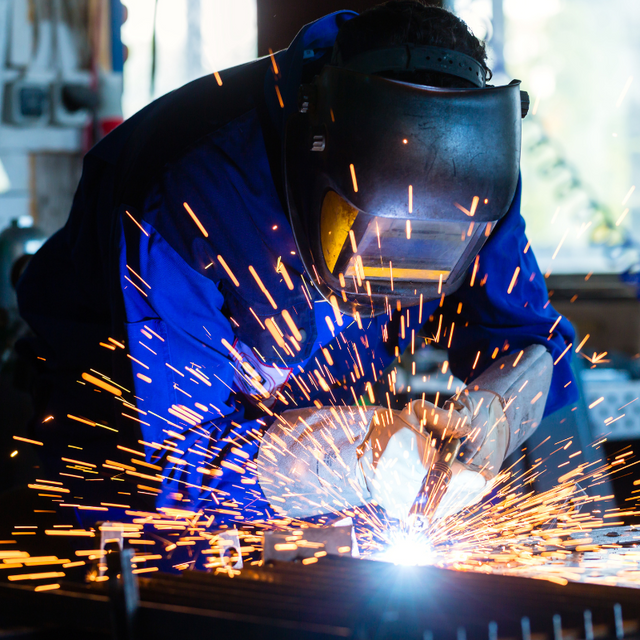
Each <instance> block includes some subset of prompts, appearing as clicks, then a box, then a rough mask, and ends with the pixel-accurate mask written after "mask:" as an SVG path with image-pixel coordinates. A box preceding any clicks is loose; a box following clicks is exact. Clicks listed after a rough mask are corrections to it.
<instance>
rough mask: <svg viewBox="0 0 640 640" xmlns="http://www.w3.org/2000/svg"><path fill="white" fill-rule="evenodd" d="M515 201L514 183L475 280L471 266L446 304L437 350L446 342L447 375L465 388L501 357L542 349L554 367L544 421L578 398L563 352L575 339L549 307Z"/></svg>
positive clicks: (567, 356) (564, 321) (568, 351)
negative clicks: (511, 197) (508, 204)
mask: <svg viewBox="0 0 640 640" xmlns="http://www.w3.org/2000/svg"><path fill="white" fill-rule="evenodd" d="M520 196H521V184H520V183H519V184H518V189H517V191H516V195H515V197H514V200H513V203H512V205H511V208H510V209H509V212H508V213H507V215H506V216H505V217H504V218H503V219H502V220H501V221H500V222H499V224H498V225H497V227H496V229H495V231H494V232H493V234H492V235H491V237H490V238H489V240H488V241H487V243H486V244H485V246H484V247H483V248H482V251H481V252H480V254H479V257H478V266H477V270H476V274H475V278H474V277H473V272H474V268H475V265H474V264H472V265H471V267H470V268H469V272H468V274H467V277H466V279H465V282H464V284H463V285H462V286H461V287H460V289H459V290H458V291H456V292H455V293H454V294H452V295H450V296H447V297H446V298H445V303H444V305H443V313H444V318H443V328H445V329H446V331H447V334H446V335H444V336H443V337H442V338H441V340H440V344H441V345H442V344H443V343H444V344H445V345H447V344H449V338H451V340H450V346H449V359H450V362H451V369H452V371H453V373H454V374H455V375H456V376H458V377H459V378H461V379H462V380H465V381H466V382H467V383H469V382H471V381H472V380H473V379H474V378H475V377H477V376H478V375H479V374H480V373H482V371H484V370H485V369H486V368H487V367H488V366H489V365H490V364H491V363H492V362H493V361H494V359H495V358H498V357H500V356H501V355H506V354H508V353H512V352H516V353H517V352H518V351H520V350H522V349H525V348H526V347H528V346H530V345H532V344H542V345H544V346H545V347H546V348H547V349H548V350H549V352H550V353H551V356H552V357H553V360H554V363H555V364H554V371H553V378H552V382H551V389H550V390H549V396H548V398H547V405H546V408H545V416H546V415H549V414H551V413H553V412H554V411H556V410H558V409H560V408H561V407H563V406H565V405H567V404H569V403H571V402H575V401H576V400H577V398H578V388H577V384H576V383H575V380H574V379H573V373H572V371H571V366H570V365H571V353H572V349H571V348H568V349H567V347H569V345H570V344H572V343H574V339H575V334H574V331H573V327H572V326H571V323H570V322H569V321H568V320H567V319H566V318H564V317H561V316H560V314H559V313H558V312H557V311H556V310H555V309H554V308H553V307H552V306H551V304H550V303H549V296H548V293H547V288H546V284H545V281H544V277H543V275H542V273H541V272H540V269H539V267H538V264H537V262H536V259H535V256H534V255H533V250H532V249H531V247H530V245H529V242H528V241H527V238H526V236H525V222H524V219H523V218H522V215H521V214H520ZM516 271H518V273H517V276H515V282H514V283H513V285H512V281H513V280H514V274H515V273H516ZM472 279H473V282H472ZM437 321H438V320H437V318H436V322H437ZM452 323H455V326H454V328H453V336H451V335H450V331H451V324H452ZM441 333H442V332H441ZM563 353H564V355H562V354H563ZM478 354H479V355H478ZM561 356H562V357H561Z"/></svg>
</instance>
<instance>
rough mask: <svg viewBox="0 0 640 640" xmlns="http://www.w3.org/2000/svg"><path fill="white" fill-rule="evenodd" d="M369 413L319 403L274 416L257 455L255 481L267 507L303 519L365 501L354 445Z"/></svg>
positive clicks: (357, 443) (364, 491) (366, 490)
mask: <svg viewBox="0 0 640 640" xmlns="http://www.w3.org/2000/svg"><path fill="white" fill-rule="evenodd" d="M374 412H375V409H369V410H366V411H365V410H362V411H358V410H356V409H354V408H348V407H342V408H337V407H323V408H322V409H315V408H313V409H299V410H294V411H285V412H284V413H283V414H282V415H281V416H279V418H278V420H277V421H276V422H274V423H273V424H272V425H271V427H270V428H269V429H268V431H267V432H266V433H265V435H264V437H263V439H262V443H261V444H260V449H259V451H258V457H257V465H258V482H259V483H260V488H261V489H262V491H263V493H264V495H265V497H266V498H267V500H268V501H269V504H270V505H271V506H272V508H273V509H274V510H276V511H278V512H280V513H284V514H285V515H287V516H290V517H294V518H308V517H311V516H315V515H320V514H322V513H329V512H332V511H339V510H341V509H346V508H349V507H353V506H357V505H361V504H363V503H365V502H368V501H369V500H370V499H371V494H370V493H369V490H368V489H367V486H366V483H364V482H363V479H360V478H359V477H358V467H359V464H358V455H357V449H358V445H359V444H361V442H362V440H363V437H364V434H365V432H366V430H367V429H368V426H369V423H370V422H371V419H372V417H373V414H374Z"/></svg>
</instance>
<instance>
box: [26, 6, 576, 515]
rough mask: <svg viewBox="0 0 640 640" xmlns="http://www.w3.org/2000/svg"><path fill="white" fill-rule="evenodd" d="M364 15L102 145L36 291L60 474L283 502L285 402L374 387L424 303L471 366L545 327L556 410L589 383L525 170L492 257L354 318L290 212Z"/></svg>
mask: <svg viewBox="0 0 640 640" xmlns="http://www.w3.org/2000/svg"><path fill="white" fill-rule="evenodd" d="M353 15H354V14H353V13H351V12H339V13H335V14H331V15H329V16H326V17H325V18H323V19H321V20H318V21H317V22H315V23H312V24H311V25H308V26H307V27H305V28H304V29H302V31H301V32H300V33H299V35H298V36H297V37H296V39H295V40H294V42H293V43H292V45H291V46H290V47H289V49H287V50H285V51H282V52H280V53H278V54H276V55H275V56H274V58H273V59H270V58H266V59H262V60H257V61H255V62H252V63H249V64H247V65H243V66H240V67H235V68H233V69H229V70H227V71H225V72H221V73H220V74H219V76H218V77H216V76H208V77H205V78H202V79H200V80H197V81H195V82H193V83H190V84H189V85H186V86H185V87H182V88H181V89H178V90H176V91H174V92H172V93H170V94H168V95H167V96H165V97H163V98H160V99H159V100H157V101H155V102H154V103H152V104H151V105H149V106H148V107H146V108H145V109H143V110H142V111H141V112H139V113H138V114H136V115H135V116H133V117H132V118H130V119H129V120H127V121H126V122H125V123H124V124H123V125H121V126H120V127H118V128H117V129H116V130H115V131H114V132H112V133H111V134H110V135H109V136H107V138H105V139H104V140H103V141H102V142H101V143H99V144H98V145H97V146H96V147H95V148H94V149H92V150H91V151H90V152H89V153H88V154H87V156H86V158H85V162H84V171H83V176H82V179H81V182H80V185H79V187H78V191H77V194H76V196H75V200H74V203H73V208H72V211H71V215H70V218H69V221H68V222H67V224H66V226H65V227H64V228H63V229H62V230H61V231H59V232H58V233H57V234H55V235H54V236H53V237H52V238H51V239H50V240H49V241H48V242H47V243H46V244H45V245H44V247H43V248H42V249H41V250H40V252H39V253H38V254H37V255H36V256H35V257H34V258H33V260H32V262H31V264H30V265H29V267H28V269H27V271H26V273H25V275H24V276H23V278H22V279H21V281H20V283H19V291H18V295H19V301H20V309H21V312H22V315H23V317H24V318H25V319H26V320H27V321H28V322H29V324H30V325H31V327H32V328H33V330H34V332H35V334H36V335H37V339H36V340H35V341H32V342H31V343H30V345H29V349H30V351H31V354H32V356H33V357H34V358H36V359H37V364H38V366H39V377H38V390H39V393H38V394H37V400H38V417H37V418H36V420H35V422H34V437H35V438H37V439H38V440H39V441H42V442H43V443H44V447H43V453H44V455H45V457H46V458H47V459H48V461H49V463H50V464H49V469H50V472H52V473H54V472H55V473H63V476H62V478H63V479H64V480H65V482H71V480H69V479H68V476H74V475H75V476H77V477H81V478H83V484H82V485H81V486H82V489H77V490H78V491H80V490H82V491H83V494H82V495H83V496H84V500H85V501H87V502H90V501H91V500H93V501H94V502H95V501H96V500H97V499H98V498H95V496H96V495H99V496H100V497H99V499H100V500H102V501H103V503H106V504H107V505H109V506H110V505H112V504H114V503H116V504H120V503H122V505H123V507H122V508H123V509H125V508H127V507H128V508H129V509H131V508H133V505H135V504H137V503H136V500H137V499H138V498H140V499H141V500H143V501H146V502H145V504H146V505H147V506H155V507H161V508H162V507H178V508H181V509H187V510H205V511H206V512H210V513H211V514H213V515H215V520H216V522H224V521H227V520H231V521H236V522H237V521H244V520H245V519H261V518H264V517H269V516H272V515H273V513H272V511H271V510H270V508H269V505H268V504H267V502H266V500H265V498H264V495H263V494H262V491H261V489H260V486H259V484H258V483H257V479H256V465H255V462H254V459H255V457H256V455H257V451H258V446H259V438H260V435H261V433H262V432H263V431H264V429H265V428H267V427H268V426H269V425H270V424H271V422H272V421H273V419H274V418H273V415H274V414H277V413H278V412H281V411H284V410H286V409H292V408H296V407H304V406H311V405H312V404H314V403H315V404H316V405H320V404H322V405H330V404H335V405H340V404H347V405H352V404H354V403H355V402H356V401H359V402H362V401H363V398H364V397H366V395H367V393H366V391H365V385H366V383H367V382H374V381H375V379H376V378H378V377H380V376H381V374H382V372H383V370H384V369H385V367H387V366H388V365H389V364H390V363H391V362H392V361H393V359H394V357H395V351H396V347H397V349H398V352H399V353H402V351H403V350H404V348H406V346H407V345H408V344H409V343H410V341H411V340H412V339H413V340H416V341H417V346H419V343H420V341H419V339H418V338H416V337H415V336H416V334H418V331H419V330H421V327H420V326H419V317H420V314H421V315H422V318H423V321H426V322H427V324H426V326H425V327H423V328H422V332H423V333H424V332H426V334H428V335H431V336H432V337H437V338H438V339H439V344H440V346H442V347H445V348H446V347H448V349H449V360H450V364H451V371H452V372H453V373H454V374H455V375H456V376H458V377H459V378H461V379H462V380H464V381H465V382H470V381H472V380H473V378H474V377H475V376H477V375H478V374H479V373H481V372H482V371H483V370H485V369H486V368H487V367H488V366H489V365H490V364H491V362H493V361H494V360H493V359H494V358H496V357H497V356H498V355H504V354H507V353H510V352H513V351H519V350H521V349H523V348H525V347H527V346H529V345H531V344H536V343H537V344H543V345H545V346H546V347H547V349H548V350H549V351H550V352H551V354H552V356H553V358H554V361H556V360H557V363H556V365H555V368H554V375H553V381H552V385H551V390H550V393H549V397H548V400H547V405H546V414H549V413H551V412H553V411H555V410H556V409H558V408H560V407H562V406H563V405H565V404H567V403H569V402H572V401H574V400H575V398H576V393H577V389H576V385H575V383H573V380H572V373H571V369H570V366H569V362H570V354H567V355H566V356H565V357H563V358H559V356H560V355H561V354H562V353H563V352H564V351H565V350H566V348H567V345H568V344H569V343H571V342H572V341H573V338H574V335H573V330H572V328H571V325H570V324H569V323H568V321H566V320H565V319H564V318H561V319H559V314H558V313H557V312H556V311H554V309H553V308H552V307H551V306H550V304H549V301H548V295H547V290H546V287H545V282H544V278H543V276H542V275H541V273H540V271H539V269H538V265H537V264H536V260H535V257H534V255H533V251H532V250H531V249H530V248H529V244H528V242H527V239H526V237H525V224H524V220H523V219H522V216H521V215H520V189H521V187H520V185H518V189H517V192H516V195H515V197H514V200H513V203H512V205H511V208H510V210H509V212H508V214H507V215H506V216H505V217H504V218H503V219H502V221H501V222H500V223H499V224H498V225H497V226H496V228H495V230H494V231H493V233H492V234H491V237H490V238H489V240H488V241H487V243H486V244H485V246H484V247H483V249H482V251H481V252H480V254H479V261H478V263H477V266H476V272H475V274H473V269H474V267H473V266H472V267H471V268H470V270H469V274H468V276H467V278H466V280H465V282H464V284H463V285H462V286H461V287H460V289H459V290H458V291H456V292H455V293H453V294H451V295H449V296H447V297H446V298H444V299H443V300H435V301H430V302H425V303H424V307H423V309H422V311H421V312H420V310H419V309H418V308H413V309H403V310H402V313H403V314H405V322H404V329H401V328H400V325H401V323H400V322H398V321H397V320H398V318H396V319H395V320H393V321H390V319H389V317H388V316H386V315H382V316H377V317H374V318H363V319H362V327H360V326H358V323H357V322H356V321H354V320H353V319H352V318H348V317H346V316H342V318H341V319H340V320H339V319H338V318H336V316H335V315H334V313H333V310H332V308H331V306H330V305H329V304H328V303H327V302H326V301H324V300H323V299H322V298H321V296H320V295H319V294H318V293H317V291H316V290H315V289H314V287H313V285H312V282H311V279H310V278H309V276H308V275H307V274H306V273H305V271H304V268H303V266H302V263H301V261H300V258H299V256H298V253H297V248H296V244H295V241H294V237H293V234H292V230H291V226H290V224H289V220H288V217H287V213H286V207H285V202H284V196H283V193H284V187H283V176H282V140H283V135H284V125H285V123H286V120H287V117H288V115H289V114H290V113H292V111H293V110H294V109H295V108H296V94H297V88H298V86H299V85H300V83H301V82H302V81H308V80H309V79H310V78H312V77H313V75H314V74H316V73H317V72H318V70H319V68H320V67H321V66H322V64H324V63H325V62H326V60H327V58H328V56H329V55H330V51H331V48H332V46H333V43H334V40H335V37H336V33H337V31H338V29H339V27H340V25H341V24H342V23H343V22H344V21H345V20H348V19H350V18H351V17H352V16H353ZM517 269H519V275H518V276H517V279H516V282H515V285H512V279H513V276H514V273H515V271H516V270H517ZM510 285H512V286H511V287H510ZM441 318H442V319H441ZM452 325H455V328H452ZM451 331H453V335H451ZM401 332H404V338H403V337H402V335H399V334H401ZM421 335H422V334H421ZM26 349H27V347H26V346H24V345H23V351H25V350H26ZM253 372H257V374H258V375H257V376H256V375H254V374H253ZM96 380H98V382H100V383H101V384H97V383H96ZM105 385H106V386H105ZM267 396H269V397H268V398H267ZM378 402H382V403H384V398H381V399H378ZM49 416H51V417H50V418H49ZM46 418H49V419H46ZM45 419H46V421H45ZM69 447H72V449H70V448H69ZM69 460H71V461H72V462H68V461H69ZM82 463H84V464H85V465H88V466H85V467H83V466H82ZM69 467H70V468H71V469H73V470H74V471H71V472H70V471H69ZM91 474H93V475H91ZM56 479H57V478H56ZM122 480H125V481H129V482H128V483H127V484H126V487H127V488H128V489H127V490H122V489H123V486H125V485H122V486H121V485H120V484H118V483H121V482H122ZM89 481H93V482H92V484H91V485H89ZM114 488H115V489H119V490H120V491H119V494H121V495H122V496H126V497H121V498H120V499H119V500H118V501H117V502H115V501H114V499H113V497H112V496H110V495H109V494H110V492H111V493H113V490H114ZM138 508H139V507H138Z"/></svg>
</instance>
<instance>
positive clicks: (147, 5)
mask: <svg viewBox="0 0 640 640" xmlns="http://www.w3.org/2000/svg"><path fill="white" fill-rule="evenodd" d="M374 4H377V3H376V2H374V1H371V0H369V1H367V0H340V1H338V0H313V1H311V0H306V1H304V2H300V1H299V0H234V1H233V2H229V1H228V0H126V1H124V2H120V0H0V104H1V105H2V111H1V118H0V367H1V369H0V491H1V490H2V489H4V488H7V487H11V486H14V485H16V484H17V483H19V482H21V481H23V479H25V478H27V477H28V476H30V473H31V471H32V468H33V467H34V466H35V467H37V466H38V464H39V461H38V459H37V458H36V454H35V453H32V452H28V451H23V450H21V451H20V452H19V454H18V452H17V450H16V449H15V447H14V445H15V441H14V440H13V439H12V438H13V436H14V435H19V434H21V433H23V434H25V433H26V425H27V422H28V419H29V416H30V412H31V406H30V400H29V396H28V394H27V392H26V390H25V388H26V386H27V384H28V382H27V381H25V380H24V379H23V378H24V375H23V372H22V371H20V369H19V367H18V365H17V361H16V358H15V356H14V352H13V350H12V347H13V344H14V343H15V341H16V339H17V338H19V337H20V336H21V335H23V334H24V332H25V331H26V327H25V325H24V323H23V322H22V321H21V320H20V318H19V316H18V314H17V308H16V299H15V294H14V291H13V283H14V282H15V281H16V279H17V278H18V277H19V275H20V273H21V271H22V269H23V268H24V266H25V264H26V261H27V259H28V256H29V255H31V254H33V253H34V252H35V251H37V249H38V248H39V246H40V245H41V244H42V243H43V242H44V240H45V239H46V238H47V237H49V236H50V235H51V234H52V233H54V232H55V231H56V230H57V229H58V228H60V227H61V226H62V225H64V223H65V222H66V218H67V215H68V212H69V208H70V205H71V200H72V197H73V193H74V191H75V187H76V184H77V181H78V179H79V176H80V171H81V164H82V156H83V154H84V153H85V152H86V151H87V150H88V149H89V148H90V147H91V146H92V145H93V144H95V142H97V141H98V140H99V139H100V138H102V137H103V136H104V135H106V134H107V133H108V132H109V131H110V130H111V129H113V128H114V127H115V126H117V125H118V124H119V123H120V122H122V120H123V119H124V118H127V117H129V116H131V115H132V114H133V113H135V112H136V111H138V110H139V109H141V108H142V107H143V106H144V105H146V104H148V103H149V102H150V101H152V100H153V99H155V98H157V97H159V96H161V95H163V94H165V93H167V92H168V91H171V90H172V89H174V88H176V87H179V86H181V85H182V84H184V83H186V82H188V81H190V80H193V79H195V78H197V77H200V76H202V75H204V74H208V73H212V72H214V71H218V70H222V69H224V68H227V67H230V66H234V65H236V64H240V63H243V62H246V61H249V60H252V59H254V58H255V57H256V56H263V55H267V54H268V53H269V52H270V51H278V50H280V49H282V48H284V47H286V46H287V45H288V43H289V42H290V41H291V40H292V39H293V37H294V36H295V34H296V32H297V31H298V29H299V28H300V27H301V26H302V25H303V24H306V23H308V22H310V21H312V20H314V19H316V18H318V17H320V16H322V15H325V14H327V13H329V12H331V11H334V10H338V9H355V10H362V9H364V8H366V7H368V6H372V5H374ZM444 6H445V7H446V8H448V9H450V10H452V11H454V12H455V13H457V14H458V15H459V16H460V17H461V18H463V19H464V20H465V21H466V22H467V23H468V24H469V26H470V27H471V29H472V30H473V32H474V33H475V34H476V35H477V36H478V37H479V38H481V39H483V40H485V42H486V43H487V46H488V50H489V53H490V60H489V65H490V67H491V68H492V69H493V72H494V80H493V82H494V83H495V84H503V83H506V82H508V81H509V80H510V79H512V78H519V79H521V80H522V83H523V88H524V89H526V90H527V91H528V92H529V94H530V96H531V110H530V113H529V115H528V116H527V118H526V119H525V120H524V122H523V154H522V174H523V184H524V192H523V193H524V195H523V215H524V216H525V218H526V221H527V233H528V236H529V239H530V241H531V246H532V249H533V250H534V252H535V254H536V256H537V258H538V261H539V264H540V267H541V269H542V272H543V273H544V274H545V277H546V278H547V284H548V288H549V293H550V296H551V302H552V303H553V305H554V307H555V308H556V310H557V311H558V313H559V314H562V315H563V316H566V317H568V318H569V319H570V320H571V321H572V322H573V324H574V326H575V327H576V330H577V333H578V340H580V341H581V342H582V341H583V340H584V339H587V341H586V343H584V347H583V348H582V349H581V350H580V353H579V354H577V355H575V356H574V366H575V369H576V371H577V373H578V374H579V376H578V378H579V380H580V384H581V400H580V402H579V403H578V404H577V405H572V406H570V407H568V408H567V409H565V410H562V411H560V412H558V413H557V414H555V415H553V416H551V417H550V418H548V419H547V420H546V421H545V423H543V425H542V426H541V428H540V429H539V430H538V432H537V433H536V434H535V436H534V439H533V440H532V441H531V443H530V446H529V450H530V451H533V450H534V449H536V447H537V449H536V451H535V453H534V454H533V455H532V456H531V459H529V460H525V461H524V463H523V464H527V463H528V464H529V465H531V464H532V463H533V462H534V460H535V459H538V458H546V457H547V456H548V454H550V453H551V452H552V451H554V450H556V449H558V445H559V443H562V442H564V441H567V440H569V439H571V438H574V439H576V440H577V444H578V445H579V446H577V447H576V446H574V447H573V448H572V449H571V451H574V452H575V451H577V450H579V451H580V452H581V453H580V456H581V457H582V458H584V459H586V460H588V461H591V460H593V459H596V458H597V457H598V456H602V455H604V454H606V455H607V456H609V458H610V459H613V458H615V456H617V455H620V453H621V452H622V453H625V452H628V450H629V449H634V447H635V448H637V442H638V439H640V401H638V397H639V396H640V303H639V301H638V296H639V291H640V272H639V271H640V270H639V264H640V193H639V191H640V190H636V189H635V185H636V183H637V182H638V181H639V180H640V119H639V118H638V117H637V114H638V109H639V107H640V77H636V79H635V81H634V74H635V75H636V76H638V75H639V73H638V71H637V68H638V64H639V63H640V41H639V40H638V38H637V33H638V31H639V27H640V4H639V3H630V2H626V1H625V0H611V1H610V2H608V3H602V2H599V1H598V0H444ZM587 336H588V338H587ZM444 360H446V354H445V353H444V352H442V351H437V350H435V349H432V348H425V349H421V350H419V351H417V352H416V354H415V356H407V357H403V358H402V364H403V366H404V368H403V369H400V370H399V372H398V375H397V380H396V389H397V391H398V392H399V394H398V397H399V399H400V400H402V399H406V398H408V397H411V396H415V395H421V394H422V393H423V392H424V393H426V394H427V395H428V396H429V397H433V396H435V395H436V394H437V393H445V392H446V388H447V383H448V375H443V374H442V373H440V371H441V369H442V363H443V362H444ZM414 362H415V365H414ZM454 386H455V385H454ZM403 391H404V395H403V394H402V392H403ZM600 397H604V400H603V401H601V402H600V403H598V404H596V405H593V403H594V402H595V401H596V400H597V399H599V398H600ZM592 405H593V406H592ZM590 407H592V408H590ZM549 435H551V438H550V439H547V437H548V436H549ZM605 438H606V442H605V441H604V439H605ZM545 440H546V442H545ZM598 442H600V443H603V444H602V445H601V446H595V447H594V446H592V445H593V443H598ZM567 455H569V454H567ZM625 457H626V456H625ZM553 461H554V462H553V464H554V468H549V469H547V473H545V474H543V475H542V476H540V478H538V479H537V480H536V486H537V488H539V489H547V488H550V487H551V486H553V485H554V484H555V483H556V481H557V478H558V476H559V475H561V474H562V466H563V461H562V460H560V459H559V457H558V455H555V456H554V458H553ZM574 462H575V460H574ZM556 466H557V467H560V468H559V469H558V468H556ZM631 473H632V472H628V475H626V476H624V474H619V475H620V476H622V477H617V478H616V480H615V482H614V485H615V486H614V487H609V488H607V489H606V490H605V489H604V488H603V487H600V488H599V489H600V491H601V494H602V495H605V494H608V493H609V492H611V493H613V492H614V491H615V494H616V500H617V502H618V506H622V507H623V506H624V504H625V501H626V500H627V499H629V498H632V497H633V495H634V493H633V492H635V493H638V492H640V487H638V488H636V487H635V486H634V485H633V484H632V479H633V478H632V477H631Z"/></svg>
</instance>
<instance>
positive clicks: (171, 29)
mask: <svg viewBox="0 0 640 640" xmlns="http://www.w3.org/2000/svg"><path fill="white" fill-rule="evenodd" d="M123 3H124V4H125V5H126V8H127V11H128V18H127V21H126V22H125V23H124V25H123V27H122V40H123V42H124V44H125V45H126V46H127V48H128V58H127V61H126V62H125V65H124V95H123V111H124V117H125V118H127V117H129V116H131V115H133V114H134V113H135V112H136V111H139V110H140V109H141V108H142V107H144V106H145V105H146V104H148V103H149V102H151V101H152V100H154V99H155V98H157V97H159V96H161V95H164V94H165V93H167V92H169V91H172V90H173V89H176V88H177V87H180V86H182V85H183V84H185V83H187V82H189V81H191V80H194V79H196V78H199V77H200V76H203V75H205V74H208V73H212V72H213V71H220V70H222V69H226V68H228V67H233V66H235V65H238V64H242V63H243V62H248V61H249V60H252V59H254V58H255V57H256V56H257V51H258V44H257V43H258V29H257V9H256V0H233V1H230V0H123ZM154 23H155V27H154ZM154 30H155V71H152V67H153V57H154V56H153V50H154Z"/></svg>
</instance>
